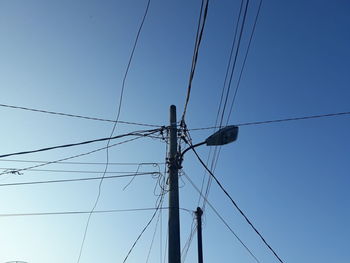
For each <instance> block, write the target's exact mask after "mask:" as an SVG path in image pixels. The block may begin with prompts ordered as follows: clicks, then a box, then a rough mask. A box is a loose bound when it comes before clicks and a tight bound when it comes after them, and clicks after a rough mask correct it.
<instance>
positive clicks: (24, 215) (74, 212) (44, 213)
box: [0, 207, 192, 217]
mask: <svg viewBox="0 0 350 263" xmlns="http://www.w3.org/2000/svg"><path fill="white" fill-rule="evenodd" d="M156 209H158V210H167V209H169V207H159V208H155V207H146V208H130V209H109V210H95V211H93V212H92V213H93V214H105V213H122V212H140V211H154V210H156ZM179 209H180V210H181V211H185V212H188V213H192V211H191V210H189V209H186V208H179ZM89 213H91V211H59V212H32V213H8V214H0V217H26V216H54V215H79V214H89Z"/></svg>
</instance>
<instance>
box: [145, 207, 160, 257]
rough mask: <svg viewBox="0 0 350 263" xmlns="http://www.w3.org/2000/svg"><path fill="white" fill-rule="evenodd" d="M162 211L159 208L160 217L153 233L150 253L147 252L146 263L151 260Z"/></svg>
mask: <svg viewBox="0 0 350 263" xmlns="http://www.w3.org/2000/svg"><path fill="white" fill-rule="evenodd" d="M160 212H161V211H160V210H159V213H158V218H157V222H156V225H155V227H154V232H153V235H152V240H151V245H150V247H149V249H148V254H147V258H146V263H148V261H149V257H150V255H151V251H152V247H153V243H154V239H155V237H156V234H157V228H158V224H159V221H160V220H161V213H160Z"/></svg>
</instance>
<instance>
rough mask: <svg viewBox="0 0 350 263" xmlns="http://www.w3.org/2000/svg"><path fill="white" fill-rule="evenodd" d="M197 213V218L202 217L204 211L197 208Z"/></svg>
mask: <svg viewBox="0 0 350 263" xmlns="http://www.w3.org/2000/svg"><path fill="white" fill-rule="evenodd" d="M195 213H196V215H197V216H201V215H203V210H202V209H201V208H200V207H197V210H196V212H195Z"/></svg>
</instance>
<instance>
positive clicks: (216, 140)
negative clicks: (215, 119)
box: [205, 125, 238, 146]
mask: <svg viewBox="0 0 350 263" xmlns="http://www.w3.org/2000/svg"><path fill="white" fill-rule="evenodd" d="M237 136H238V126H235V125H230V126H226V127H224V128H222V129H220V130H218V131H217V132H215V133H214V134H213V135H211V136H209V137H208V138H207V139H206V140H205V142H206V144H207V145H208V146H219V145H224V144H228V143H230V142H234V141H235V140H237Z"/></svg>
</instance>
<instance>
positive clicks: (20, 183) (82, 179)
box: [0, 172, 159, 187]
mask: <svg viewBox="0 0 350 263" xmlns="http://www.w3.org/2000/svg"><path fill="white" fill-rule="evenodd" d="M155 174H159V173H158V172H146V173H138V174H123V175H110V176H105V177H104V178H105V179H115V178H125V177H134V176H143V175H155ZM101 178H102V176H98V177H85V178H74V179H59V180H46V181H34V182H18V183H6V184H0V187H3V186H20V185H35V184H53V183H68V182H80V181H91V180H99V179H101Z"/></svg>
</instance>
